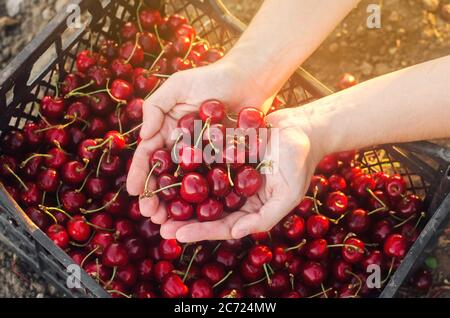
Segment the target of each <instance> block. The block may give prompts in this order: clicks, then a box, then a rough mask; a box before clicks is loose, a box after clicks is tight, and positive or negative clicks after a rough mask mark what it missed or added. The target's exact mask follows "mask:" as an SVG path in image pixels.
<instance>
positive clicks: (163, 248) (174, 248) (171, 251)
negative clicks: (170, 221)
mask: <svg viewBox="0 0 450 318" xmlns="http://www.w3.org/2000/svg"><path fill="white" fill-rule="evenodd" d="M159 251H160V253H161V256H162V258H163V259H165V260H168V261H171V260H176V259H178V258H179V257H180V255H181V251H182V248H181V246H180V245H179V244H178V242H177V240H175V239H170V240H164V239H163V240H161V242H159Z"/></svg>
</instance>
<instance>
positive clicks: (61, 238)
mask: <svg viewBox="0 0 450 318" xmlns="http://www.w3.org/2000/svg"><path fill="white" fill-rule="evenodd" d="M46 234H47V236H48V237H49V238H50V239H51V240H52V241H53V242H54V243H55V244H56V245H57V246H58V247H60V248H62V249H65V248H66V247H67V246H69V240H70V239H69V234H68V233H67V231H66V230H65V229H64V227H63V226H61V225H59V224H53V225H50V227H49V228H48V229H47V232H46Z"/></svg>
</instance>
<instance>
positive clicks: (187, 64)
mask: <svg viewBox="0 0 450 318" xmlns="http://www.w3.org/2000/svg"><path fill="white" fill-rule="evenodd" d="M192 67H193V66H192V64H191V61H189V60H188V59H183V58H181V57H178V56H177V57H174V58H173V59H171V60H170V70H171V72H172V73H175V72H181V71H185V70H188V69H191V68H192Z"/></svg>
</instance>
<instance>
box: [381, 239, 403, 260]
mask: <svg viewBox="0 0 450 318" xmlns="http://www.w3.org/2000/svg"><path fill="white" fill-rule="evenodd" d="M407 246H408V244H407V241H406V239H405V238H404V237H403V236H402V235H400V234H391V235H389V236H388V237H387V238H386V240H385V241H384V246H383V251H384V254H385V255H386V256H388V257H394V258H396V259H402V258H403V257H404V256H405V254H406V248H407Z"/></svg>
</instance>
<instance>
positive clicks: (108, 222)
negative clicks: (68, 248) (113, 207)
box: [89, 212, 113, 229]
mask: <svg viewBox="0 0 450 318" xmlns="http://www.w3.org/2000/svg"><path fill="white" fill-rule="evenodd" d="M89 222H90V223H92V224H94V225H95V226H97V227H100V228H104V229H110V228H112V227H113V219H112V217H111V215H110V214H108V213H103V212H99V213H94V214H93V215H92V216H91V217H90V218H89Z"/></svg>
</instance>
